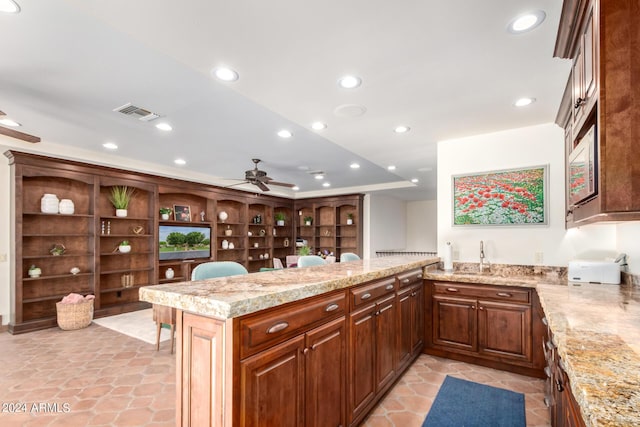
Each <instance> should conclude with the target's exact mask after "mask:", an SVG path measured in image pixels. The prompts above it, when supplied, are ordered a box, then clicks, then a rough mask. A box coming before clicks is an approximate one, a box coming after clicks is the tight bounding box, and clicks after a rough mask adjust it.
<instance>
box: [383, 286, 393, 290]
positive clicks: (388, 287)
mask: <svg viewBox="0 0 640 427" xmlns="http://www.w3.org/2000/svg"><path fill="white" fill-rule="evenodd" d="M385 289H386V290H387V291H390V290H392V289H393V285H387V286H386V287H385Z"/></svg>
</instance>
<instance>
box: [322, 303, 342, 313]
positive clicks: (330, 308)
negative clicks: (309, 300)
mask: <svg viewBox="0 0 640 427" xmlns="http://www.w3.org/2000/svg"><path fill="white" fill-rule="evenodd" d="M339 308H340V306H339V305H338V304H329V305H328V306H327V307H326V308H325V309H324V311H326V312H327V313H329V312H332V311H336V310H337V309H339Z"/></svg>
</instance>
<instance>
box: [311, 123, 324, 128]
mask: <svg viewBox="0 0 640 427" xmlns="http://www.w3.org/2000/svg"><path fill="white" fill-rule="evenodd" d="M326 128H327V124H326V123H322V122H313V123H311V129H313V130H322V129H326Z"/></svg>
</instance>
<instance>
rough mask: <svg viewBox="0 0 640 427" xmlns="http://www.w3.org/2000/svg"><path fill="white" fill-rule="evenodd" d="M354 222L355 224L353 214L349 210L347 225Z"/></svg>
mask: <svg viewBox="0 0 640 427" xmlns="http://www.w3.org/2000/svg"><path fill="white" fill-rule="evenodd" d="M352 224H353V214H352V213H351V212H349V213H348V214H347V225H352Z"/></svg>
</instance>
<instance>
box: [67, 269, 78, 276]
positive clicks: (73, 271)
mask: <svg viewBox="0 0 640 427" xmlns="http://www.w3.org/2000/svg"><path fill="white" fill-rule="evenodd" d="M69 273H71V274H73V275H74V276H75V275H76V274H78V273H80V269H79V268H78V267H73V268H71V270H69Z"/></svg>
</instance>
